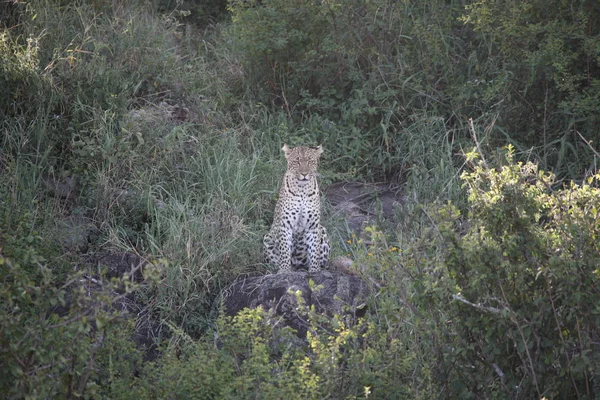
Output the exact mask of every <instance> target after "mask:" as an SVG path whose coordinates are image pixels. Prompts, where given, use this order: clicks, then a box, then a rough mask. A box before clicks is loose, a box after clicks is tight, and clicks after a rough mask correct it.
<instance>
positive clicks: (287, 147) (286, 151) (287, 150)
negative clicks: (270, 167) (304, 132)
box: [281, 143, 290, 157]
mask: <svg viewBox="0 0 600 400" xmlns="http://www.w3.org/2000/svg"><path fill="white" fill-rule="evenodd" d="M281 150H283V154H285V156H286V157H287V156H288V154H290V148H289V146H288V145H287V144H285V143H284V145H283V147H282V148H281Z"/></svg>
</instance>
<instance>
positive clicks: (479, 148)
mask: <svg viewBox="0 0 600 400" xmlns="http://www.w3.org/2000/svg"><path fill="white" fill-rule="evenodd" d="M494 122H495V120H494ZM469 128H471V136H472V137H473V141H474V142H475V146H476V147H477V152H478V153H479V155H480V156H481V161H483V166H484V167H485V169H490V168H489V167H488V164H487V162H486V161H485V157H484V156H483V151H481V146H480V145H479V140H477V133H476V132H475V125H473V118H469Z"/></svg>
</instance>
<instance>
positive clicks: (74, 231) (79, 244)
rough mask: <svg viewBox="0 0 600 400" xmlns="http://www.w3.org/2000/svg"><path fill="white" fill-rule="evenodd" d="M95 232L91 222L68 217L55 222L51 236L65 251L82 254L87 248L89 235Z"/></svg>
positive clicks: (77, 216) (71, 216) (79, 217)
mask: <svg viewBox="0 0 600 400" xmlns="http://www.w3.org/2000/svg"><path fill="white" fill-rule="evenodd" d="M95 230H96V227H95V225H94V224H93V221H92V220H90V219H88V218H86V217H83V216H80V215H70V216H68V217H64V218H59V219H57V220H56V225H55V229H54V232H53V235H54V238H55V239H56V241H57V242H58V244H59V245H60V246H61V247H62V248H63V249H64V250H65V251H69V252H80V253H83V252H85V251H86V250H87V248H88V245H89V239H90V234H91V233H92V232H94V231H95Z"/></svg>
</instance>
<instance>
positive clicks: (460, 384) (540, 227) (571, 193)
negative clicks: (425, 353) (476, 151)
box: [410, 148, 600, 398]
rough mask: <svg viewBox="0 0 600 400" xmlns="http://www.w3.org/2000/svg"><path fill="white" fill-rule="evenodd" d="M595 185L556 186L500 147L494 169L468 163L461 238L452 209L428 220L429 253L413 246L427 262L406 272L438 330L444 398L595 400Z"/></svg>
mask: <svg viewBox="0 0 600 400" xmlns="http://www.w3.org/2000/svg"><path fill="white" fill-rule="evenodd" d="M470 157H471V158H470V159H471V160H473V158H472V157H474V156H470ZM599 178H600V177H599V176H596V177H594V178H590V179H589V180H588V181H587V182H586V183H584V184H581V185H577V184H574V183H573V184H570V185H568V186H567V187H565V188H560V189H554V186H555V185H556V182H555V180H554V179H555V178H554V176H553V175H552V174H550V173H546V172H543V171H539V170H538V168H537V166H536V165H535V164H533V163H531V162H528V163H520V162H519V163H517V162H515V161H514V160H513V153H512V149H510V148H509V150H508V152H507V154H506V157H505V158H504V159H502V160H501V164H500V166H499V167H498V168H497V169H492V168H489V167H488V165H487V164H486V163H485V162H484V161H483V160H478V161H474V165H473V171H472V172H470V173H464V174H463V177H462V179H463V181H464V186H465V187H466V188H467V191H468V195H469V210H470V211H469V215H468V217H469V224H470V226H469V227H468V229H467V231H466V232H465V233H464V234H460V233H459V232H457V229H456V225H455V224H456V223H457V222H458V217H459V212H458V211H457V210H456V209H455V208H454V207H452V206H447V207H443V208H441V209H440V210H439V211H437V212H436V213H435V215H436V218H437V220H438V225H437V228H436V229H435V230H433V231H431V233H430V236H428V237H429V238H430V240H431V241H432V242H434V243H435V244H434V245H432V246H429V245H427V244H426V245H425V247H424V248H423V250H425V252H424V253H425V254H426V253H427V252H429V251H432V253H430V254H432V255H434V254H435V256H434V257H432V258H430V259H429V262H426V263H425V265H423V263H422V261H421V262H419V261H417V259H415V258H412V259H411V261H410V265H412V266H413V268H416V270H414V271H416V272H417V273H418V277H419V278H418V279H422V283H420V284H419V286H418V287H420V288H421V289H419V290H418V292H417V293H418V298H419V302H421V304H423V305H427V307H428V308H429V307H431V308H430V310H431V311H433V310H435V313H432V314H430V316H433V317H434V318H433V319H432V323H433V324H434V326H435V327H436V329H441V335H442V337H443V344H440V346H439V347H438V351H439V352H440V353H441V354H440V358H439V362H440V365H439V368H440V370H439V373H440V374H441V375H440V376H442V377H444V380H445V385H447V387H448V388H449V390H450V392H449V396H450V397H455V396H456V397H468V396H471V397H485V398H491V397H498V396H500V397H505V396H509V397H514V398H531V397H539V398H542V397H548V398H550V397H570V396H573V395H576V396H577V397H579V398H592V397H593V396H594V395H596V394H597V393H596V394H594V393H595V390H596V389H595V387H594V384H593V382H594V380H595V379H596V378H595V377H597V374H598V370H597V366H598V365H600V364H599V363H598V362H599V360H598V357H597V354H598V352H597V351H596V350H595V349H594V347H595V346H596V345H595V344H594V341H595V339H594V338H597V337H598V334H599V332H598V323H597V322H598V318H599V317H600V309H598V307H597V306H596V305H597V304H600V303H599V302H600V295H599V292H598V290H597V287H598V275H599V271H598V265H599V261H600V259H599V254H600V252H599V250H600V247H599V246H598V243H599V242H598V240H597V238H598V234H599V230H598V229H599V227H600V224H598V212H597V204H598V201H599V200H600V190H599V189H598V188H597V187H594V186H593V185H596V184H597V182H598V181H597V179H599ZM427 249H429V250H427ZM440 250H441V253H437V252H438V251H440ZM424 253H416V254H417V255H419V254H420V256H421V257H422V254H424ZM419 264H420V265H421V266H420V267H419V268H417V266H418V265H419ZM423 268H424V269H423ZM433 321H435V322H433ZM432 327H433V326H432Z"/></svg>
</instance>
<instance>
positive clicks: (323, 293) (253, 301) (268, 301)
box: [223, 271, 368, 338]
mask: <svg viewBox="0 0 600 400" xmlns="http://www.w3.org/2000/svg"><path fill="white" fill-rule="evenodd" d="M310 281H312V283H311V282H310ZM298 292H300V293H301V296H302V299H303V301H304V305H305V306H306V307H307V308H310V307H311V306H314V308H315V311H317V312H319V313H322V314H326V315H328V316H333V315H334V314H339V315H345V316H348V317H351V318H360V317H362V316H363V315H364V314H365V313H366V303H365V302H366V298H367V294H368V287H367V284H366V283H365V282H364V281H363V280H362V279H361V278H360V277H358V276H354V275H348V274H344V273H340V272H330V271H319V272H312V273H309V272H303V271H300V272H288V273H279V274H272V275H265V276H258V277H251V278H245V279H240V280H238V281H236V282H234V283H233V284H232V285H231V286H230V287H229V288H228V289H227V290H226V291H225V293H224V295H223V302H224V306H225V312H226V313H227V315H230V316H233V315H235V314H237V313H238V312H239V311H241V310H242V309H244V308H246V307H248V308H256V307H258V306H262V307H263V309H265V310H273V311H274V312H275V313H276V314H277V315H279V316H281V317H282V318H283V321H284V323H285V324H286V325H287V326H289V327H291V328H293V329H294V330H296V332H297V334H298V336H299V337H301V338H304V337H306V332H307V329H308V323H307V318H306V314H305V313H304V312H302V310H303V308H302V307H299V305H298V299H297V295H296V294H297V293H298Z"/></svg>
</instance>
